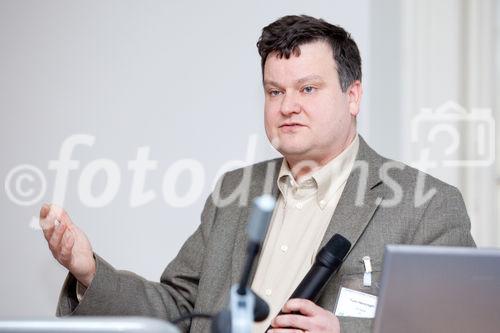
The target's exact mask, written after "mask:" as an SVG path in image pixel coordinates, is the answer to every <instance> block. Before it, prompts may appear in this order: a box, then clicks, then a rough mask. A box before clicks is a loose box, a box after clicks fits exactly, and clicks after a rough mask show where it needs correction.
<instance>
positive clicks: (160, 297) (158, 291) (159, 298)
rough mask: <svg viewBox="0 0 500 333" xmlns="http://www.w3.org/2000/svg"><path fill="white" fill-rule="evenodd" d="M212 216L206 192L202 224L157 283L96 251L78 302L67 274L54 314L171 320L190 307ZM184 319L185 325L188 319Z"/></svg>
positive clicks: (213, 210) (71, 279)
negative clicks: (113, 263) (116, 265)
mask: <svg viewBox="0 0 500 333" xmlns="http://www.w3.org/2000/svg"><path fill="white" fill-rule="evenodd" d="M215 215H216V207H215V205H214V204H213V200H212V196H210V197H209V198H208V199H207V201H206V203H205V207H204V209H203V212H202V214H201V224H200V225H199V227H198V229H197V230H196V231H195V232H194V234H193V235H191V236H190V237H189V238H188V240H187V241H186V242H185V243H184V245H183V246H182V248H181V250H180V251H179V253H178V255H177V256H176V257H175V259H174V260H173V261H172V262H171V263H170V264H169V265H168V266H167V268H166V269H165V271H164V272H163V274H162V276H161V279H160V283H158V282H151V281H147V280H146V279H144V278H142V277H140V276H138V275H136V274H134V273H131V272H128V271H120V270H116V269H115V268H114V267H113V266H111V265H110V264H108V263H107V262H106V261H105V260H104V259H102V258H101V257H99V256H98V255H95V259H96V275H95V277H94V279H93V280H92V283H91V284H90V286H89V287H88V288H87V290H86V291H85V295H84V297H83V298H82V300H81V302H78V300H77V298H76V279H75V278H74V277H73V276H72V275H71V274H68V276H67V278H66V281H65V283H64V285H63V288H62V291H61V294H60V296H59V302H58V305H57V312H56V314H57V316H67V315H94V316H95V315H100V316H107V315H110V316H111V315H112V316H127V315H134V316H149V317H157V318H162V319H167V320H172V319H174V318H176V317H179V316H181V315H183V314H186V313H188V312H191V311H192V310H193V308H194V304H195V301H196V297H197V292H198V282H199V279H200V275H201V270H202V264H203V260H204V253H205V247H206V244H207V241H208V237H209V234H210V230H211V228H212V225H213V223H214V220H215ZM185 324H186V327H185V328H186V329H187V327H188V326H189V321H186V322H185Z"/></svg>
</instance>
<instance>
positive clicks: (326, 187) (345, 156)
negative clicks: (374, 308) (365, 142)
mask: <svg viewBox="0 0 500 333" xmlns="http://www.w3.org/2000/svg"><path fill="white" fill-rule="evenodd" d="M358 149H359V138H358V135H356V136H355V138H354V140H353V141H352V142H351V143H350V144H349V146H348V147H347V148H346V149H344V150H343V151H342V152H341V153H340V154H339V155H338V156H336V157H335V158H334V159H332V160H331V161H329V162H328V163H327V164H325V165H324V166H322V167H321V168H320V169H318V170H316V171H314V172H313V173H311V174H310V175H307V176H304V177H303V178H302V179H301V180H300V182H297V181H296V180H295V178H294V177H293V175H292V171H291V170H290V167H289V165H288V162H287V161H286V160H285V159H283V162H282V164H281V168H280V172H279V175H278V180H277V185H278V188H279V190H280V192H281V195H282V196H283V198H285V200H286V194H285V193H286V190H287V188H289V187H292V188H293V187H310V186H315V187H316V188H317V201H318V204H319V205H320V207H321V208H324V207H325V206H326V203H327V202H328V201H329V200H330V199H331V198H332V197H333V195H334V194H335V192H336V191H337V190H338V189H339V188H340V187H341V186H342V185H343V184H344V183H345V182H346V181H347V178H348V177H349V174H350V173H351V170H352V166H353V164H354V161H355V159H356V155H357V153H358Z"/></svg>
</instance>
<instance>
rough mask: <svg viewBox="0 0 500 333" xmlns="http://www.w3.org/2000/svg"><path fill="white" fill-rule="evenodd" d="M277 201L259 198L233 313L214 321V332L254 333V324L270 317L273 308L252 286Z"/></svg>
mask: <svg viewBox="0 0 500 333" xmlns="http://www.w3.org/2000/svg"><path fill="white" fill-rule="evenodd" d="M275 203H276V200H275V199H274V197H272V196H270V195H263V196H260V197H257V198H256V199H255V200H254V201H253V204H252V212H251V215H250V219H249V222H248V224H247V233H248V245H247V258H246V261H245V266H244V268H243V273H242V275H241V280H240V283H239V284H236V285H234V286H232V288H231V291H230V302H229V310H223V311H221V312H220V313H219V314H218V315H217V316H216V317H215V318H214V319H213V320H212V333H250V332H251V330H252V325H253V323H254V321H262V320H265V319H266V318H267V316H268V315H269V306H268V305H267V303H266V302H265V301H264V300H263V299H262V298H260V297H259V296H258V295H257V294H255V293H254V292H253V291H251V290H250V288H249V287H248V284H249V281H250V275H251V271H252V267H253V264H254V261H255V259H256V258H257V255H258V254H259V252H260V248H261V245H262V241H263V240H264V237H265V236H266V233H267V229H268V227H269V223H270V221H271V216H272V213H273V209H274V206H275Z"/></svg>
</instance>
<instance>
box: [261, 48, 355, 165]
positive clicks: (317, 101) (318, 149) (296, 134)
mask: <svg viewBox="0 0 500 333" xmlns="http://www.w3.org/2000/svg"><path fill="white" fill-rule="evenodd" d="M353 86H355V87H354V89H355V91H354V95H353V92H352V88H349V89H348V90H347V92H346V93H343V92H342V90H341V88H340V83H339V78H338V74H337V69H336V63H335V60H334V59H333V52H332V49H331V47H330V46H329V45H328V44H326V43H325V42H313V43H309V44H304V45H301V46H300V56H298V57H297V56H295V55H293V54H292V55H291V56H290V58H289V59H285V58H284V57H283V58H281V59H280V58H278V57H277V56H276V53H271V54H269V56H268V57H267V60H266V64H265V67H264V91H265V106H264V109H265V127H266V133H267V137H268V138H269V140H270V141H271V143H272V144H273V146H274V147H276V149H277V150H278V151H279V152H280V153H281V154H282V155H283V156H284V157H285V158H286V159H287V161H288V162H289V163H292V164H295V163H296V162H300V161H313V162H316V163H319V164H324V163H326V162H328V161H329V160H331V159H332V158H334V157H335V156H337V155H338V154H339V153H340V152H342V150H343V149H344V148H345V147H346V146H347V145H348V144H349V143H350V141H351V140H352V139H353V138H354V136H355V134H356V122H355V116H356V114H357V113H358V111H359V100H360V97H361V86H360V83H359V82H357V83H356V84H353ZM356 93H357V95H356Z"/></svg>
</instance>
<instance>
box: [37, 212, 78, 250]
mask: <svg viewBox="0 0 500 333" xmlns="http://www.w3.org/2000/svg"><path fill="white" fill-rule="evenodd" d="M59 222H63V223H64V224H66V226H70V225H72V224H73V223H72V221H71V219H70V218H69V216H68V214H67V213H66V212H65V211H64V209H62V208H61V207H59V206H57V205H54V204H51V205H48V204H44V205H43V206H42V208H41V209H40V227H41V228H42V230H43V235H44V236H45V239H46V240H47V241H50V239H51V238H52V234H53V233H54V228H55V226H56V225H57V224H59Z"/></svg>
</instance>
